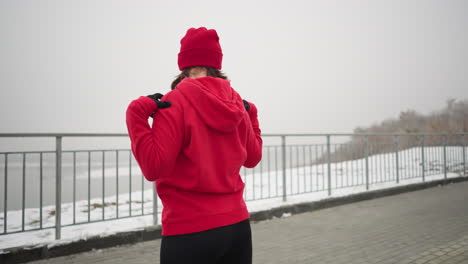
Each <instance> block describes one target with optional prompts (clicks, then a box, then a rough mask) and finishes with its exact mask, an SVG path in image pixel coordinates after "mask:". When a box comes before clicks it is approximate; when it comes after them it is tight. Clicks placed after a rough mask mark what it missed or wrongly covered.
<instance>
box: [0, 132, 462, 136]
mask: <svg viewBox="0 0 468 264" xmlns="http://www.w3.org/2000/svg"><path fill="white" fill-rule="evenodd" d="M327 135H330V136H460V135H468V133H319V134H317V133H297V134H295V133H286V134H262V136H263V137H282V136H286V137H310V136H327ZM127 136H128V134H126V133H0V137H127Z"/></svg>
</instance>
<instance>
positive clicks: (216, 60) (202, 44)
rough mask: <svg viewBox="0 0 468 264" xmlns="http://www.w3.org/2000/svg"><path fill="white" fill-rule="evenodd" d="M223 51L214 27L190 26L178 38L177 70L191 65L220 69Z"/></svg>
mask: <svg viewBox="0 0 468 264" xmlns="http://www.w3.org/2000/svg"><path fill="white" fill-rule="evenodd" d="M222 61H223V51H222V50H221V46H220V45H219V37H218V34H217V33H216V30H214V29H210V30H208V29H206V28H205V27H201V28H190V29H189V30H187V33H186V34H185V36H184V37H183V38H182V39H181V40H180V52H179V59H178V64H179V70H183V69H185V68H187V67H193V66H207V67H213V68H216V69H221V64H222Z"/></svg>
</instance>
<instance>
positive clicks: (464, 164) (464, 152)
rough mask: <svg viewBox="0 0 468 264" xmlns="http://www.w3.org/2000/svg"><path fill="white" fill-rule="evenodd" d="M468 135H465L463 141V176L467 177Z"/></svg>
mask: <svg viewBox="0 0 468 264" xmlns="http://www.w3.org/2000/svg"><path fill="white" fill-rule="evenodd" d="M465 136H466V134H463V140H462V142H463V143H462V147H463V151H462V153H463V175H462V176H465V175H466V150H465V149H466V137H465Z"/></svg>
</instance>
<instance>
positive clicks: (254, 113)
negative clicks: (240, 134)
mask: <svg viewBox="0 0 468 264" xmlns="http://www.w3.org/2000/svg"><path fill="white" fill-rule="evenodd" d="M242 101H243V102H244V107H245V110H246V111H247V113H249V116H251V117H257V107H256V106H255V105H254V104H253V103H251V102H247V101H246V100H242Z"/></svg>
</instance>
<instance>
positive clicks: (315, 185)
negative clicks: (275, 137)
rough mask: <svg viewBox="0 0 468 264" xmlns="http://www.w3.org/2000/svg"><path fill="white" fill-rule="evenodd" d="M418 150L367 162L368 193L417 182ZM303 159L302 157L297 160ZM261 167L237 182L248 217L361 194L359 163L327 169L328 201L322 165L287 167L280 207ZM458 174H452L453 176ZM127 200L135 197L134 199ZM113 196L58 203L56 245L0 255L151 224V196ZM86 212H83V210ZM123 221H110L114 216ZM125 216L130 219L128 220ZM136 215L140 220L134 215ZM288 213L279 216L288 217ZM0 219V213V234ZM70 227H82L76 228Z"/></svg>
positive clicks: (32, 240) (29, 216) (270, 177)
mask: <svg viewBox="0 0 468 264" xmlns="http://www.w3.org/2000/svg"><path fill="white" fill-rule="evenodd" d="M441 149H442V148H433V149H429V148H427V149H426V150H425V155H426V157H425V163H424V172H425V174H426V177H425V180H426V181H433V180H438V179H443V178H444V177H445V176H444V174H443V163H442V162H441V160H442V155H441ZM459 152H460V149H459V148H458V149H455V148H454V149H451V148H448V149H447V153H448V156H449V157H450V162H447V168H448V171H452V172H449V173H447V177H448V178H454V177H459V176H460V173H459V172H460V171H461V170H463V160H462V159H461V157H462V156H461V155H458V154H459ZM420 154H421V151H420V148H413V149H409V150H405V151H401V152H400V157H399V165H398V168H399V170H398V173H397V170H396V165H395V162H393V161H394V153H390V154H379V155H374V156H371V157H369V158H368V168H369V173H368V175H369V179H368V181H369V185H370V190H378V189H384V188H391V187H395V186H401V185H407V184H413V183H420V182H422V177H421V175H422V166H423V164H422V163H421V160H422V159H421V156H420ZM303 158H304V159H305V156H304V157H303ZM264 167H266V166H265V165H264V164H263V165H262V166H257V168H256V169H249V170H247V171H246V170H245V169H244V170H243V172H242V175H243V176H242V178H243V179H244V181H245V183H246V187H245V191H244V198H245V200H246V201H247V207H248V209H249V211H250V212H257V211H263V210H268V209H271V208H275V207H279V206H284V205H291V204H297V203H302V202H312V201H318V200H322V199H326V198H329V197H341V196H346V195H350V194H355V193H360V192H365V191H366V181H367V179H366V169H365V168H366V167H365V159H359V160H353V161H344V162H339V163H332V164H330V179H331V182H330V183H331V188H332V195H331V196H328V168H327V164H318V165H310V166H302V167H297V168H288V169H287V170H286V174H285V176H286V177H285V179H284V180H285V181H286V190H285V191H286V194H287V201H286V202H283V200H282V195H283V183H282V182H283V178H282V173H283V171H282V170H264ZM247 172H249V173H247ZM454 172H458V173H454ZM397 174H398V175H399V182H400V183H399V184H397V183H396V175H397ZM130 197H141V198H140V199H135V198H133V199H132V200H131V201H130V199H129V198H130ZM116 198H117V197H116V196H115V195H114V196H108V197H105V201H104V203H103V202H102V199H101V198H96V199H91V200H90V201H89V202H88V200H81V201H77V202H76V204H75V206H73V203H64V204H62V207H61V208H62V209H61V210H62V225H69V226H65V227H62V229H61V235H62V238H61V239H60V240H55V229H54V228H48V229H43V230H38V231H28V232H19V233H13V234H8V235H1V236H0V253H1V252H2V249H5V248H10V247H18V246H31V247H34V246H38V245H44V244H46V245H48V246H49V247H50V246H54V245H57V244H66V243H69V242H71V241H76V240H80V239H86V238H88V237H91V236H106V235H110V234H113V233H117V232H125V231H131V230H141V229H143V228H145V227H148V226H151V225H153V216H152V211H153V192H152V191H151V190H145V191H144V192H143V193H142V192H141V191H138V192H132V194H131V196H129V194H128V193H127V194H122V195H119V199H118V206H116V205H117V199H116ZM88 209H89V210H88ZM117 209H118V216H119V217H126V218H122V219H116V220H106V221H100V222H95V223H87V222H88V221H91V222H92V221H99V220H102V219H103V218H104V219H114V218H116V216H117ZM161 211H162V204H161V201H160V200H159V199H158V224H160V216H161ZM130 212H131V214H132V217H128V216H129V213H130ZM42 214H43V215H42V221H43V223H42V225H43V227H53V226H54V225H55V207H54V206H46V207H44V208H43V213H42ZM137 215H140V216H137ZM7 216H8V218H7V220H8V232H14V231H21V229H22V219H23V212H22V211H21V210H18V211H9V212H8V215H7ZM288 216H290V214H284V215H283V217H288ZM24 219H25V229H26V230H28V229H36V228H38V227H39V225H40V221H39V219H40V211H39V209H38V208H28V209H26V210H25V212H24ZM3 220H4V215H3V213H1V214H0V230H3V229H4V226H3V224H4V221H3ZM74 223H82V224H76V225H73V224H74Z"/></svg>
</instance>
